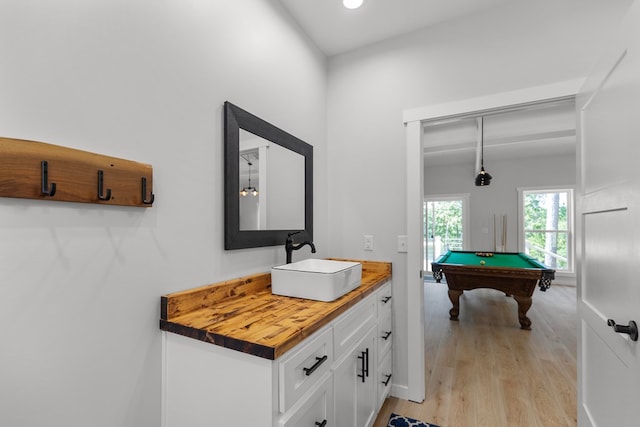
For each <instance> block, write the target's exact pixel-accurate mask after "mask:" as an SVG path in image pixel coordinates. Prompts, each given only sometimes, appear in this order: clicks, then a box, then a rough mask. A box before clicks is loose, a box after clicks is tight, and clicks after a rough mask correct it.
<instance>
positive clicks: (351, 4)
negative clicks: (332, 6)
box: [342, 0, 364, 9]
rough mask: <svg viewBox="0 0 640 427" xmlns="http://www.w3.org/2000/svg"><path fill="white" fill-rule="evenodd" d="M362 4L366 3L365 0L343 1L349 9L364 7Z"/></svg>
mask: <svg viewBox="0 0 640 427" xmlns="http://www.w3.org/2000/svg"><path fill="white" fill-rule="evenodd" d="M362 3H364V0H342V4H343V5H344V7H346V8H347V9H357V8H359V7H360V6H362Z"/></svg>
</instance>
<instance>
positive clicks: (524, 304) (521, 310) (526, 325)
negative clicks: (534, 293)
mask: <svg viewBox="0 0 640 427" xmlns="http://www.w3.org/2000/svg"><path fill="white" fill-rule="evenodd" d="M513 298H514V299H515V300H516V302H517V303H518V320H519V321H520V329H527V330H529V329H531V319H529V318H528V317H527V311H529V308H531V302H532V299H531V297H522V296H515V295H514V296H513Z"/></svg>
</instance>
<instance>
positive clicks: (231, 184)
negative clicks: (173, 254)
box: [224, 101, 313, 249]
mask: <svg viewBox="0 0 640 427" xmlns="http://www.w3.org/2000/svg"><path fill="white" fill-rule="evenodd" d="M224 176H225V186H224V213H225V219H224V223H225V233H224V248H225V249H243V248H255V247H261V246H276V245H284V243H285V240H286V238H287V233H290V232H293V231H299V232H300V234H298V235H297V239H296V240H298V239H299V240H312V239H313V146H311V145H309V144H307V143H306V142H304V141H302V140H300V139H298V138H296V137H295V136H293V135H291V134H289V133H287V132H285V131H283V130H282V129H280V128H278V127H276V126H274V125H272V124H270V123H268V122H266V121H264V120H262V119H261V118H259V117H257V116H255V115H253V114H251V113H249V112H247V111H245V110H243V109H242V108H240V107H238V106H236V105H234V104H232V103H230V102H228V101H227V102H225V103H224Z"/></svg>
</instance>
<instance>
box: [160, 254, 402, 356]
mask: <svg viewBox="0 0 640 427" xmlns="http://www.w3.org/2000/svg"><path fill="white" fill-rule="evenodd" d="M332 259H337V260H339V261H356V262H360V263H362V284H361V285H360V286H359V287H358V288H357V289H354V290H353V291H351V292H349V293H348V294H346V295H344V296H342V297H340V298H338V299H337V300H335V301H332V302H322V301H313V300H307V299H301V298H292V297H285V296H279V295H273V294H271V273H259V274H254V275H251V276H245V277H240V278H238V279H233V280H227V281H225V282H220V283H215V284H212V285H207V286H202V287H199V288H194V289H188V290H185V291H181V292H175V293H172V294H168V295H164V296H162V297H161V298H160V329H162V330H163V331H168V332H173V333H176V334H180V335H184V336H187V337H190V338H194V339H197V340H200V341H205V342H208V343H211V344H215V345H219V346H222V347H227V348H230V349H233V350H237V351H241V352H244V353H248V354H252V355H254V356H258V357H263V358H265V359H271V360H275V359H277V358H278V357H280V356H282V355H283V354H284V353H285V352H287V351H288V350H290V349H291V348H293V347H294V346H295V345H296V344H298V343H300V342H302V341H303V340H304V339H305V338H307V337H309V336H310V335H311V334H313V333H314V332H316V331H317V330H319V329H320V328H322V327H323V326H325V325H327V324H328V323H330V322H331V321H332V320H333V319H335V318H336V317H338V316H339V315H340V314H342V313H344V312H345V311H346V310H348V309H349V308H351V307H353V306H354V305H355V304H357V303H358V302H359V301H361V300H362V299H364V298H365V297H366V296H367V295H369V294H371V293H372V292H374V291H375V290H376V289H378V288H379V287H381V286H382V285H383V284H384V283H385V282H387V281H388V280H389V279H390V278H391V263H389V262H378V261H360V260H351V259H349V260H346V259H338V258H332Z"/></svg>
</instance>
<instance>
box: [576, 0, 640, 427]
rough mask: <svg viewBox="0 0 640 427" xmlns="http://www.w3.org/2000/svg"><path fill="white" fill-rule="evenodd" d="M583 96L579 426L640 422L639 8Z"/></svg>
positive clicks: (580, 100) (638, 6) (579, 99)
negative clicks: (635, 328)
mask: <svg viewBox="0 0 640 427" xmlns="http://www.w3.org/2000/svg"><path fill="white" fill-rule="evenodd" d="M621 28H622V29H623V31H622V32H621V33H620V34H619V36H618V37H616V38H615V40H614V42H613V43H612V46H611V47H610V48H609V49H608V50H607V55H606V56H607V57H606V58H603V61H602V62H601V63H600V64H599V65H598V66H597V67H596V68H595V69H594V71H593V72H592V74H591V76H590V77H589V78H588V79H587V81H586V83H585V86H584V87H583V89H582V90H581V92H580V93H579V95H578V97H577V103H576V105H577V108H578V115H579V132H580V134H581V135H580V143H579V145H578V147H579V149H578V159H579V171H580V172H579V182H580V187H579V192H580V195H579V211H578V218H577V220H578V221H579V227H580V228H579V230H580V232H579V233H578V238H579V244H578V250H579V256H578V259H580V267H579V269H578V274H579V282H578V283H579V288H578V313H579V324H578V337H579V338H578V425H579V426H599V427H608V426H616V427H624V426H638V425H640V424H639V423H640V414H638V409H639V408H640V341H634V340H633V339H631V338H630V335H629V334H627V333H624V332H616V331H614V328H613V327H612V326H610V325H608V324H607V321H608V320H609V319H611V320H613V321H614V322H616V323H617V324H618V325H622V326H627V325H628V324H629V322H630V321H632V320H633V321H636V322H640V52H639V51H638V50H639V49H640V2H638V1H636V2H635V4H634V5H633V6H632V9H631V11H630V13H629V16H628V17H627V21H626V23H625V25H624V26H622V27H621Z"/></svg>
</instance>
